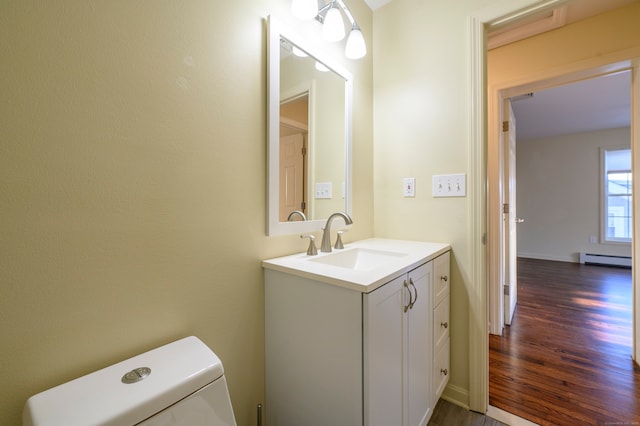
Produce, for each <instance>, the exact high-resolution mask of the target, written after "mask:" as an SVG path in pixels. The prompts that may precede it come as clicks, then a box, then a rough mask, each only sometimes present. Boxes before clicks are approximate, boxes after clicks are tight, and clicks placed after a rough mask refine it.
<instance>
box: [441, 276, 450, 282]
mask: <svg viewBox="0 0 640 426" xmlns="http://www.w3.org/2000/svg"><path fill="white" fill-rule="evenodd" d="M440 279H441V280H442V281H444V282H445V283H446V282H447V281H449V277H448V276H446V275H444V276H442V277H440Z"/></svg>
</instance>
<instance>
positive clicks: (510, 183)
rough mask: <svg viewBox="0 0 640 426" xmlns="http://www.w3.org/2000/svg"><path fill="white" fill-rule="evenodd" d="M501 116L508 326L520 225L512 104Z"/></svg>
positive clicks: (513, 306)
mask: <svg viewBox="0 0 640 426" xmlns="http://www.w3.org/2000/svg"><path fill="white" fill-rule="evenodd" d="M504 116H505V117H509V120H508V121H507V122H506V123H507V124H506V125H505V126H504V128H503V130H504V141H505V143H504V185H503V186H502V187H503V191H504V194H503V197H504V198H503V199H504V210H503V212H504V213H503V224H504V232H503V235H504V257H505V259H504V275H503V276H504V323H505V324H507V325H510V324H511V320H512V319H513V313H514V311H515V309H516V303H517V301H518V250H517V229H516V227H517V224H518V223H520V222H521V221H522V219H519V218H518V217H517V215H516V119H515V117H514V115H513V110H512V108H511V101H510V100H509V99H507V100H505V103H504Z"/></svg>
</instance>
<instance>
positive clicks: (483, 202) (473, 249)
mask: <svg viewBox="0 0 640 426" xmlns="http://www.w3.org/2000/svg"><path fill="white" fill-rule="evenodd" d="M567 2H568V1H567V0H546V1H536V0H511V1H509V2H506V1H505V2H500V3H499V4H495V5H493V6H492V7H490V8H487V9H485V10H481V11H479V12H478V13H476V14H473V15H471V16H470V17H469V20H468V30H469V31H468V34H469V44H468V57H469V68H468V73H469V74H468V84H469V92H470V100H469V109H468V114H469V115H468V120H469V121H468V123H469V132H470V133H469V140H468V152H469V164H468V170H469V175H470V177H471V179H470V181H471V185H469V186H470V188H469V215H468V217H469V230H470V233H471V235H472V236H473V238H472V241H471V243H470V253H471V260H472V264H471V267H470V270H469V279H470V285H469V408H470V409H471V410H473V411H478V412H483V413H484V412H486V411H487V408H488V405H489V338H488V337H489V336H488V335H489V321H490V318H489V310H488V301H489V296H491V297H495V294H493V293H495V291H490V289H489V288H488V286H487V284H488V283H490V282H491V279H492V277H491V276H489V274H488V272H489V271H490V270H492V268H494V267H495V266H493V264H494V263H495V259H496V258H499V256H495V254H496V253H497V254H499V246H498V247H496V246H495V242H496V241H499V235H497V237H498V238H496V235H495V234H496V232H495V230H496V229H498V230H499V229H500V226H496V225H495V224H494V221H495V217H494V216H495V214H493V213H492V212H491V211H490V210H488V206H489V203H490V202H491V200H492V199H493V198H492V195H493V191H495V190H496V189H494V188H493V187H491V185H490V182H489V180H488V179H489V178H490V177H491V176H494V175H495V173H494V172H493V171H492V169H491V165H490V164H489V163H488V157H487V153H488V151H489V145H488V144H490V143H491V140H492V139H493V138H496V137H497V136H498V134H499V129H500V127H499V123H500V122H501V121H500V120H498V119H497V118H496V117H499V116H501V114H496V112H497V111H496V109H497V108H501V107H500V106H499V105H500V103H499V102H500V101H501V100H502V99H503V98H504V97H511V96H516V95H518V94H522V93H525V92H526V91H522V90H524V86H525V85H528V86H526V87H527V88H528V89H529V90H528V91H532V90H534V89H535V90H538V89H539V88H540V87H538V85H542V87H544V86H547V87H549V86H551V85H557V84H562V80H565V82H570V81H576V80H579V79H583V78H587V77H589V76H595V75H598V74H605V73H607V72H611V71H613V70H614V69H615V68H616V67H618V69H620V67H623V66H626V69H629V68H632V69H633V72H632V92H633V93H632V132H631V133H632V141H631V146H632V152H633V166H634V170H640V149H634V147H640V81H639V80H640V61H639V60H634V61H632V60H629V59H628V58H633V57H635V56H633V55H630V54H629V53H628V52H616V53H615V54H612V55H607V56H604V57H595V58H590V59H588V60H586V61H582V62H580V63H575V64H570V65H567V66H565V67H563V69H562V70H558V69H554V70H550V71H547V74H544V73H540V74H539V75H537V76H536V78H535V81H519V82H511V83H509V84H504V85H503V86H502V87H491V88H489V90H488V94H487V84H486V60H487V56H486V29H487V27H491V26H494V25H500V24H505V23H508V22H512V21H516V20H518V19H521V18H523V17H525V16H527V15H529V14H532V13H535V12H538V11H541V10H544V9H552V8H556V7H559V6H561V5H563V4H566V3H567ZM611 64H613V65H611ZM543 83H544V84H543ZM486 100H488V103H485V101H486ZM489 110H491V111H492V113H493V114H492V115H489V117H493V119H492V120H488V119H487V113H488V112H489ZM489 173H491V176H489ZM494 177H495V176H494ZM633 181H634V184H633V186H634V190H633V191H634V194H633V199H634V214H633V217H634V225H633V229H634V231H633V232H634V236H633V258H634V259H635V258H636V253H639V254H640V252H638V251H637V250H640V229H638V228H639V226H636V223H635V222H636V219H635V218H636V217H637V214H638V213H639V212H640V210H639V209H640V203H639V202H638V197H637V194H636V188H638V185H640V177H638V176H636V174H634V176H633ZM488 184H489V185H488ZM491 205H494V204H491ZM636 206H637V207H638V208H636ZM499 217H500V215H499ZM487 231H490V232H491V234H490V235H487ZM499 232H500V231H498V234H499ZM487 243H488V245H487ZM487 262H492V263H491V265H488V263H487ZM639 279H640V271H639V270H638V268H634V269H633V282H634V301H635V304H634V320H633V330H634V338H633V342H634V348H633V355H634V356H633V358H634V359H635V360H636V361H637V360H638V359H640V350H639V348H638V345H637V344H636V341H638V340H639V338H640V327H639V326H638V325H639V321H640V318H639V317H640V315H636V314H635V311H636V309H635V307H636V306H640V291H635V283H636V282H639V281H638V280H639Z"/></svg>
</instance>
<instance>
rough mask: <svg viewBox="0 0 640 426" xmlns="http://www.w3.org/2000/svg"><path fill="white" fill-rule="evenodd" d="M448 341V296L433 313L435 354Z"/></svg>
mask: <svg viewBox="0 0 640 426" xmlns="http://www.w3.org/2000/svg"><path fill="white" fill-rule="evenodd" d="M448 339H449V296H448V295H447V296H446V297H445V298H444V300H443V301H442V302H441V303H440V304H439V305H438V306H436V308H435V309H434V311H433V342H434V347H435V351H436V352H437V351H438V350H439V349H440V348H441V347H442V345H443V344H444V343H445V342H446V341H447V340H448Z"/></svg>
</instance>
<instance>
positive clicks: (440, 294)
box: [433, 252, 451, 305]
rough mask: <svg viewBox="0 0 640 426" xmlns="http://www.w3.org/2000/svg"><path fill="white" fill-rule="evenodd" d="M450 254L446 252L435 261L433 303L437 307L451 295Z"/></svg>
mask: <svg viewBox="0 0 640 426" xmlns="http://www.w3.org/2000/svg"><path fill="white" fill-rule="evenodd" d="M449 253H450V252H446V253H444V254H442V255H440V256H438V257H436V258H435V259H434V260H433V300H434V302H433V303H434V304H435V305H438V303H440V302H441V301H442V300H443V299H444V298H445V297H446V296H447V295H448V294H449V285H450V284H451V277H450V276H449Z"/></svg>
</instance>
